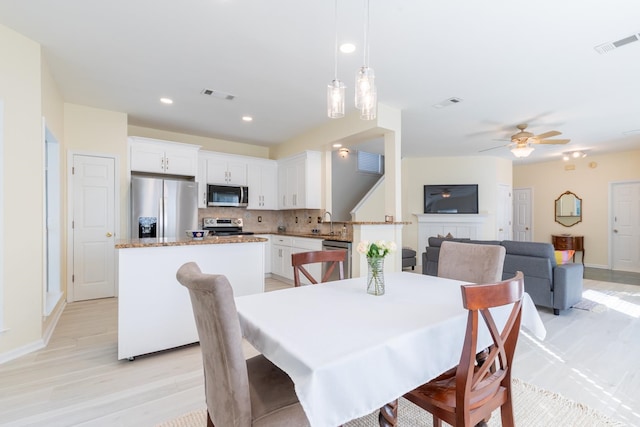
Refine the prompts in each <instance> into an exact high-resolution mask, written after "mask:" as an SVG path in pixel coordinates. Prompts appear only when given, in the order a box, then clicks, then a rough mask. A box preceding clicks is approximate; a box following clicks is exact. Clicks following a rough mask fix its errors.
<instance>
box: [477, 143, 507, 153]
mask: <svg viewBox="0 0 640 427" xmlns="http://www.w3.org/2000/svg"><path fill="white" fill-rule="evenodd" d="M507 145H509V144H507ZM507 145H498V146H496V147H491V148H485V149H484V150H480V151H478V153H484V152H485V151H491V150H495V149H496V148H503V147H506V146H507Z"/></svg>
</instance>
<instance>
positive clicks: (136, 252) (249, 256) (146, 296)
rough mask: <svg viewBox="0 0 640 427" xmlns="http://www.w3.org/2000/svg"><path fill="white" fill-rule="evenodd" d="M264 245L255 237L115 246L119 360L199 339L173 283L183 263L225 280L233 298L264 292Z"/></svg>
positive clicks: (185, 295)
mask: <svg viewBox="0 0 640 427" xmlns="http://www.w3.org/2000/svg"><path fill="white" fill-rule="evenodd" d="M265 242H267V239H264V238H260V237H254V236H228V237H207V238H205V239H203V240H192V239H131V240H123V241H120V242H118V243H117V244H116V246H115V247H116V249H117V250H118V261H117V262H118V359H129V360H133V358H134V357H135V356H139V355H142V354H147V353H153V352H156V351H161V350H166V349H170V348H174V347H179V346H182V345H185V344H191V343H194V342H197V341H198V332H197V330H196V325H195V321H194V318H193V311H192V308H191V300H190V299H189V292H188V291H187V289H186V288H184V287H183V286H181V285H180V284H179V283H178V281H177V280H176V271H178V268H180V266H181V265H182V264H184V263H186V262H190V261H193V262H196V263H197V264H198V265H199V266H200V268H201V269H202V271H203V272H204V273H212V274H224V275H225V276H227V278H228V279H229V282H230V283H231V286H232V287H233V292H234V295H235V296H242V295H250V294H255V293H260V292H264V271H265V268H264V250H265V248H264V246H265Z"/></svg>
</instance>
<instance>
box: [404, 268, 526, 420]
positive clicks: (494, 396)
mask: <svg viewBox="0 0 640 427" xmlns="http://www.w3.org/2000/svg"><path fill="white" fill-rule="evenodd" d="M461 288H462V305H463V306H464V308H465V309H467V310H468V317H467V328H466V333H465V337H464V344H463V348H462V355H461V356H460V362H459V364H458V366H457V367H455V368H453V369H451V370H449V371H447V372H445V373H444V374H442V375H440V376H439V377H437V378H435V379H433V380H432V381H430V382H428V383H426V384H423V385H421V386H420V387H418V388H416V389H415V390H413V391H410V392H409V393H407V394H405V396H404V397H405V398H406V399H408V400H409V401H411V402H413V403H415V404H416V405H418V406H420V407H421V408H423V409H425V410H426V411H428V412H430V413H431V414H432V415H433V427H442V421H444V422H446V423H448V424H450V425H452V426H456V427H462V426H464V427H467V426H475V425H476V424H478V423H479V422H481V421H483V420H485V419H488V418H489V416H490V415H491V413H492V412H493V411H494V410H496V409H497V408H500V413H501V417H502V426H503V427H513V426H514V419H513V402H512V398H511V367H512V362H513V354H514V352H515V349H516V343H517V341H518V334H519V332H520V320H521V315H522V298H523V295H524V279H523V275H522V272H520V271H518V272H517V274H516V276H515V277H513V278H511V279H508V280H504V281H501V282H497V283H493V284H481V285H462V286H461ZM508 304H513V307H512V308H511V311H510V314H509V317H508V319H507V321H506V323H505V325H504V327H503V328H502V329H501V330H500V329H498V327H497V325H496V322H495V321H494V319H493V316H492V314H491V312H490V311H489V308H492V307H499V306H505V305H508ZM481 318H482V320H483V322H481V321H480V319H481ZM483 324H484V325H486V327H487V329H488V331H489V333H490V335H491V338H492V341H493V344H491V345H490V346H489V355H488V357H487V359H486V361H485V363H484V364H482V365H481V366H479V365H477V364H476V352H477V348H476V347H477V344H478V329H479V328H480V327H481V325H483Z"/></svg>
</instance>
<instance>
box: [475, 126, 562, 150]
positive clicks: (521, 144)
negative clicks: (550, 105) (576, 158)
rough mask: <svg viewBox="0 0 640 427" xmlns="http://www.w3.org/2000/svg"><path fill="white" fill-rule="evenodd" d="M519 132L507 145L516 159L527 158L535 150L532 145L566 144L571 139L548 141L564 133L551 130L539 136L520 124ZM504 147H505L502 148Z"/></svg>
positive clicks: (512, 136)
mask: <svg viewBox="0 0 640 427" xmlns="http://www.w3.org/2000/svg"><path fill="white" fill-rule="evenodd" d="M516 127H517V128H518V130H519V132H517V133H515V134H513V135H511V143H510V144H507V146H508V147H510V148H511V152H512V153H513V154H514V155H515V156H516V157H527V156H528V155H529V154H531V152H532V151H533V150H534V148H533V146H532V144H566V143H568V142H569V141H571V140H570V139H548V138H552V137H554V136H558V135H562V132H558V131H557V130H550V131H547V132H544V133H541V134H538V135H534V134H533V133H531V132H528V131H526V130H525V129H526V128H527V124H526V123H523V124H519V125H518V126H516ZM501 147H504V146H501ZM495 148H500V147H492V148H488V149H486V150H481V151H480V152H483V151H489V150H493V149H495Z"/></svg>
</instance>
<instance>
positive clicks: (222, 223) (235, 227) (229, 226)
mask: <svg viewBox="0 0 640 427" xmlns="http://www.w3.org/2000/svg"><path fill="white" fill-rule="evenodd" d="M242 226H243V221H242V218H203V219H202V229H203V230H208V231H209V235H210V236H238V235H250V234H253V233H252V232H251V231H243V230H242Z"/></svg>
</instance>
